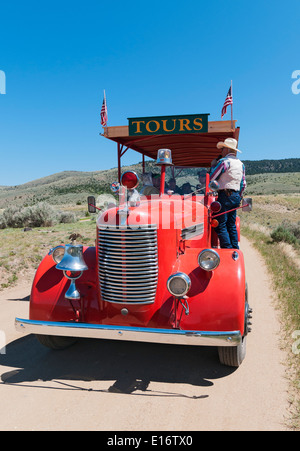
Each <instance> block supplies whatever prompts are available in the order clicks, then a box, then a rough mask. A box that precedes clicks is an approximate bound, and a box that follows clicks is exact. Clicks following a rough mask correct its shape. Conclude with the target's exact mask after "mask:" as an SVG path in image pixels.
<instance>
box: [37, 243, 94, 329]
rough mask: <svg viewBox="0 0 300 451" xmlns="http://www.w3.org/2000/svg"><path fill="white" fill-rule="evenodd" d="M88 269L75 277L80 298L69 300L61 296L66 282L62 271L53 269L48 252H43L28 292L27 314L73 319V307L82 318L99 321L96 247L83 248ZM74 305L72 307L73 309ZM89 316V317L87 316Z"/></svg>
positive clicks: (67, 284) (55, 319) (57, 319)
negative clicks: (43, 254) (28, 308)
mask: <svg viewBox="0 0 300 451" xmlns="http://www.w3.org/2000/svg"><path fill="white" fill-rule="evenodd" d="M83 256H84V260H85V262H86V264H87V266H88V268H89V269H88V270H87V271H84V272H83V274H82V276H81V277H80V279H78V280H77V281H76V287H77V288H78V290H79V292H80V294H81V297H82V299H81V301H80V302H73V307H72V304H71V303H70V302H69V301H68V300H67V299H65V293H66V291H67V289H68V287H69V284H70V282H69V281H68V279H67V278H66V277H65V276H64V274H63V271H60V270H58V269H56V267H55V266H56V263H55V262H54V261H53V258H52V256H51V255H46V256H45V257H44V259H43V260H42V262H41V263H40V265H39V267H38V269H37V271H36V274H35V277H34V281H33V285H32V289H31V295H30V310H29V318H30V319H34V320H41V321H76V314H75V311H76V310H78V309H79V310H80V311H81V313H82V315H83V316H84V318H85V320H86V321H91V322H94V321H95V320H96V321H100V319H99V307H98V299H97V293H98V292H99V290H97V289H96V287H97V280H96V279H97V278H96V274H97V271H96V249H95V247H84V248H83ZM74 309H75V310H74ZM91 317H92V318H93V319H91Z"/></svg>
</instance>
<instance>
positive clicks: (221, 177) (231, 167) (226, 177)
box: [210, 153, 246, 196]
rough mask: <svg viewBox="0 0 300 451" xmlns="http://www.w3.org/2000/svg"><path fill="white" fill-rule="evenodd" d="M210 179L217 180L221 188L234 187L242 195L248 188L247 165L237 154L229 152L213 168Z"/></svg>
mask: <svg viewBox="0 0 300 451" xmlns="http://www.w3.org/2000/svg"><path fill="white" fill-rule="evenodd" d="M210 180H211V181H212V180H217V181H218V183H219V189H232V190H234V191H238V192H239V194H240V196H242V195H243V192H244V190H245V188H246V177H245V166H244V164H243V163H242V162H241V161H240V160H239V159H238V158H237V157H236V155H235V154H232V153H229V154H228V155H226V157H225V158H221V159H220V160H219V162H218V164H217V166H215V167H214V168H212V172H211V174H210Z"/></svg>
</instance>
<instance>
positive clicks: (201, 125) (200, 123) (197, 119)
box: [193, 117, 203, 130]
mask: <svg viewBox="0 0 300 451" xmlns="http://www.w3.org/2000/svg"><path fill="white" fill-rule="evenodd" d="M196 125H198V126H199V128H197V127H196ZM193 128H194V130H202V128H203V124H202V117H195V119H194V127H193Z"/></svg>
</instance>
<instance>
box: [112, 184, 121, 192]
mask: <svg viewBox="0 0 300 451" xmlns="http://www.w3.org/2000/svg"><path fill="white" fill-rule="evenodd" d="M110 190H111V191H112V192H113V193H114V194H117V193H118V192H119V191H120V183H118V182H114V183H112V184H111V185H110Z"/></svg>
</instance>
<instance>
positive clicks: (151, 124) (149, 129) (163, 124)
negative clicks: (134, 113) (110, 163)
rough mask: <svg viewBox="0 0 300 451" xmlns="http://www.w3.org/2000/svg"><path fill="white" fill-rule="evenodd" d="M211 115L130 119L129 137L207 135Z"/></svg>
mask: <svg viewBox="0 0 300 451" xmlns="http://www.w3.org/2000/svg"><path fill="white" fill-rule="evenodd" d="M208 116H209V114H188V115H181V116H157V117H133V118H128V121H129V136H143V135H176V134H178V133H207V131H208Z"/></svg>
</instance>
